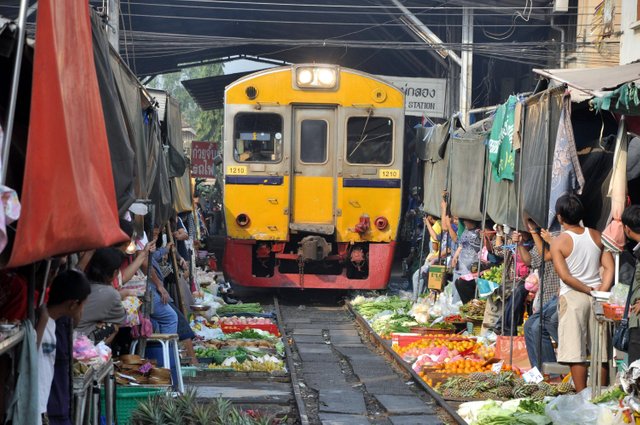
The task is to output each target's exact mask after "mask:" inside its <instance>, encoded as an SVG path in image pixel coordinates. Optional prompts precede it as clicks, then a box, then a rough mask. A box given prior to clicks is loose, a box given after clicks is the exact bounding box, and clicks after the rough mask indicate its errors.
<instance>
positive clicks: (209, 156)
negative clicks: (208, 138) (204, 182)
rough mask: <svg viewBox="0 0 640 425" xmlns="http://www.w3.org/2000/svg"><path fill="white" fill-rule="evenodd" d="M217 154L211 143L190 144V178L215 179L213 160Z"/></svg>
mask: <svg viewBox="0 0 640 425" xmlns="http://www.w3.org/2000/svg"><path fill="white" fill-rule="evenodd" d="M217 154H218V148H217V145H216V144H215V143H213V142H191V176H192V177H199V178H205V179H212V178H215V176H216V174H215V167H214V164H213V160H214V158H215V157H216V155H217Z"/></svg>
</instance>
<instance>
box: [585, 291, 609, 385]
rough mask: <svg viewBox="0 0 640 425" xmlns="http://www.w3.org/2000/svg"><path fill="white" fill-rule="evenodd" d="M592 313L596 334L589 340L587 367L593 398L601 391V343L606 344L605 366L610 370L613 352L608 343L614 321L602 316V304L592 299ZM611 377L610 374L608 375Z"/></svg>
mask: <svg viewBox="0 0 640 425" xmlns="http://www.w3.org/2000/svg"><path fill="white" fill-rule="evenodd" d="M593 302H594V313H595V315H596V323H597V327H596V332H595V335H593V338H591V363H590V365H589V373H590V375H591V381H590V383H591V394H593V396H594V397H597V396H599V395H600V392H601V390H602V373H601V367H602V364H601V362H600V360H599V359H600V357H602V346H601V345H602V342H601V341H606V342H607V359H608V360H607V364H608V365H609V369H610V370H611V363H612V360H613V350H612V349H611V344H610V343H609V335H612V332H613V324H614V323H615V321H614V320H611V319H609V318H607V317H605V315H604V309H603V302H602V301H599V300H597V299H594V301H593ZM609 376H611V373H609Z"/></svg>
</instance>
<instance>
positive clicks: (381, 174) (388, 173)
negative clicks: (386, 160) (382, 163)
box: [378, 168, 400, 179]
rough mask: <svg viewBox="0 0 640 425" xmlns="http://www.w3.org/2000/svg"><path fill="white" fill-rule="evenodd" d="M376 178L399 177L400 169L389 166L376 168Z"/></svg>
mask: <svg viewBox="0 0 640 425" xmlns="http://www.w3.org/2000/svg"><path fill="white" fill-rule="evenodd" d="M378 178H380V179H399V178H400V170H392V169H389V168H386V169H381V170H378Z"/></svg>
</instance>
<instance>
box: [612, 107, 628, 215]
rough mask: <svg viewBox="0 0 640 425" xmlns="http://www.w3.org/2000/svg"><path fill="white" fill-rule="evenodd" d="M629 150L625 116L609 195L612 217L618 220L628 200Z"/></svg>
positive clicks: (619, 136)
mask: <svg viewBox="0 0 640 425" xmlns="http://www.w3.org/2000/svg"><path fill="white" fill-rule="evenodd" d="M627 150H628V139H627V126H626V120H625V116H624V115H622V117H621V118H620V124H619V125H618V135H617V136H616V150H615V153H614V154H613V174H612V176H611V182H610V183H609V193H607V196H608V197H609V198H611V217H612V218H613V219H617V220H620V219H621V218H622V211H624V206H625V205H624V204H625V202H626V200H627Z"/></svg>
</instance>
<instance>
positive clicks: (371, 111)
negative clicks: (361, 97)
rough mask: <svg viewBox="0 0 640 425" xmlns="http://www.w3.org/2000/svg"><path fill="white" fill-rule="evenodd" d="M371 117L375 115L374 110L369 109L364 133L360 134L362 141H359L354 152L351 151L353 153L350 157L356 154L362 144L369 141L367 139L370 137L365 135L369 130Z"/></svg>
mask: <svg viewBox="0 0 640 425" xmlns="http://www.w3.org/2000/svg"><path fill="white" fill-rule="evenodd" d="M371 115H373V110H372V109H369V110H368V111H367V120H366V121H365V122H364V125H363V126H362V133H360V140H359V141H358V143H357V144H356V146H355V147H354V148H353V150H352V151H351V153H350V154H349V156H350V157H351V156H353V154H354V153H355V151H357V150H358V148H359V147H360V145H361V144H363V143H364V141H365V140H367V137H368V136H369V135H368V134H364V132H365V131H366V130H367V124H369V118H371Z"/></svg>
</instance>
